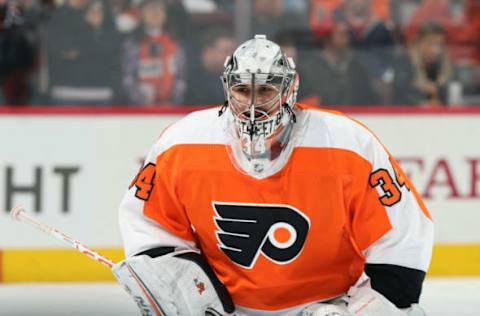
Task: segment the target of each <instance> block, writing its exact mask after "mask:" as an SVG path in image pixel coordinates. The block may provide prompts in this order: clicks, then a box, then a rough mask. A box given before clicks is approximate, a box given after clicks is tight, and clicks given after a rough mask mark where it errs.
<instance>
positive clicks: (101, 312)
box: [0, 278, 480, 316]
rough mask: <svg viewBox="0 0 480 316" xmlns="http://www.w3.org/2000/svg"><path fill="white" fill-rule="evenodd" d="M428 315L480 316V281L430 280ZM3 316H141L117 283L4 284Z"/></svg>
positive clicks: (426, 293) (425, 303)
mask: <svg viewBox="0 0 480 316" xmlns="http://www.w3.org/2000/svg"><path fill="white" fill-rule="evenodd" d="M421 304H422V306H423V307H424V308H425V310H426V311H427V316H479V315H480V278H428V279H427V280H426V282H425V286H424V290H423V295H422V301H421ZM0 315H1V316H86V315H89V316H139V315H140V313H139V312H138V310H137V307H136V306H135V304H134V303H133V301H132V300H131V299H130V298H129V297H128V295H127V294H126V293H124V292H123V289H122V288H121V287H120V286H119V285H117V284H115V283H83V284H80V283H75V284H71V283H61V284H58V283H57V284H38V283H37V284H12V285H8V284H4V285H0Z"/></svg>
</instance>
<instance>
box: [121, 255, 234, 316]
mask: <svg viewBox="0 0 480 316" xmlns="http://www.w3.org/2000/svg"><path fill="white" fill-rule="evenodd" d="M189 253H193V252H192V251H189V250H188V251H184V252H173V253H170V254H166V255H163V256H160V257H156V258H151V257H149V256H147V255H140V256H135V257H130V258H127V259H126V260H124V261H122V262H120V263H118V264H117V265H115V266H114V268H113V273H114V275H115V277H116V278H117V280H118V282H119V283H120V284H122V285H123V287H124V288H125V290H126V291H127V293H129V294H130V295H131V296H132V297H133V299H134V300H135V302H136V303H137V305H138V307H139V308H140V310H141V312H142V315H149V316H174V315H175V316H182V315H191V316H205V315H213V316H217V315H234V314H232V313H228V312H227V311H225V310H224V305H223V304H222V301H221V299H220V298H219V295H218V294H217V290H216V289H215V286H214V285H213V283H212V280H210V278H209V276H208V275H207V274H206V272H205V271H204V270H203V269H202V267H201V266H200V265H199V264H197V263H196V262H194V261H192V260H188V259H184V258H179V257H176V256H178V255H182V254H189ZM231 307H232V309H233V304H231ZM227 309H229V308H227Z"/></svg>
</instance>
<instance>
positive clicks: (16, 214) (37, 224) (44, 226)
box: [10, 206, 164, 316]
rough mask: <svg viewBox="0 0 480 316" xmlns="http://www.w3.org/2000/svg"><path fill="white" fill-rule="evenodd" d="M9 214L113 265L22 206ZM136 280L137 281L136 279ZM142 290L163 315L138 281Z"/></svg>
mask: <svg viewBox="0 0 480 316" xmlns="http://www.w3.org/2000/svg"><path fill="white" fill-rule="evenodd" d="M10 216H11V217H12V218H13V219H15V220H18V221H20V222H24V223H26V224H28V225H31V226H33V227H35V228H37V229H39V230H41V231H43V232H44V233H47V234H49V235H50V236H53V237H55V238H56V239H58V240H61V241H63V242H64V243H65V244H67V245H69V246H70V247H72V248H74V249H76V250H78V251H79V252H81V253H82V254H84V255H86V256H88V257H90V258H91V259H93V260H95V261H97V262H99V263H101V264H103V265H105V266H107V267H109V268H110V269H111V268H112V267H113V266H114V265H115V262H113V261H112V260H110V259H107V258H105V257H104V256H102V255H100V254H99V253H97V252H96V251H93V250H92V249H90V248H88V247H87V246H85V245H83V244H82V243H81V242H79V241H78V240H75V239H73V238H72V237H70V236H68V235H67V234H65V233H63V232H61V231H59V230H58V229H56V228H53V227H51V226H49V225H47V224H45V223H42V222H40V221H39V220H37V219H35V218H33V217H32V216H30V215H28V214H27V212H26V211H25V209H24V208H23V207H22V206H16V207H14V208H12V210H11V211H10ZM137 282H139V281H138V280H137ZM139 285H140V287H141V289H142V291H143V292H144V294H145V296H146V297H147V299H148V301H149V302H150V304H151V305H152V307H153V308H154V311H155V316H164V314H163V313H162V312H161V311H160V310H161V308H160V306H159V304H158V303H157V302H156V301H155V299H154V298H153V296H152V295H151V294H150V293H149V292H148V291H147V290H146V288H144V286H143V283H139Z"/></svg>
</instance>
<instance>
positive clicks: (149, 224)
mask: <svg viewBox="0 0 480 316" xmlns="http://www.w3.org/2000/svg"><path fill="white" fill-rule="evenodd" d="M159 142H160V141H159ZM160 147H161V146H160V145H159V144H158V143H157V144H156V145H155V146H154V147H153V148H152V149H151V151H150V153H149V154H148V156H147V158H146V160H145V162H144V164H143V166H142V168H141V170H140V171H139V173H138V175H137V176H136V177H135V179H134V180H133V181H132V183H131V184H130V186H129V188H128V190H127V192H126V193H125V195H124V197H123V199H122V201H121V204H120V209H119V224H120V231H121V234H122V239H123V243H124V248H125V254H126V256H127V257H128V256H133V255H135V254H138V253H140V252H143V251H146V250H149V249H153V248H157V247H180V248H190V249H196V245H195V240H194V236H193V232H192V230H191V225H190V223H189V220H188V218H187V216H186V214H185V212H184V209H183V208H182V205H181V203H180V202H179V199H178V197H177V196H176V194H175V184H174V183H175V181H174V179H173V177H174V173H175V170H174V169H175V167H174V166H170V165H169V162H168V161H166V159H165V155H163V152H162V151H161V150H160V149H159V148H160Z"/></svg>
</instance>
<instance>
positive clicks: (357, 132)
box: [298, 104, 382, 162]
mask: <svg viewBox="0 0 480 316" xmlns="http://www.w3.org/2000/svg"><path fill="white" fill-rule="evenodd" d="M298 107H299V109H301V110H302V111H305V114H306V115H305V117H306V122H305V123H306V124H308V128H307V129H306V133H305V137H304V138H303V141H302V146H305V147H319V148H332V149H340V150H348V151H352V152H355V153H356V154H358V155H360V156H361V157H363V158H364V159H366V160H367V161H369V162H372V161H373V159H374V155H375V152H376V151H377V150H382V145H381V144H380V142H379V141H378V138H377V137H376V135H375V134H373V132H372V131H370V130H369V129H368V128H367V127H366V126H365V125H364V124H363V123H361V122H359V121H357V120H355V119H353V118H351V117H349V116H348V115H346V114H344V113H342V112H339V111H333V110H327V109H322V108H318V107H314V106H309V105H305V104H298Z"/></svg>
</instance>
